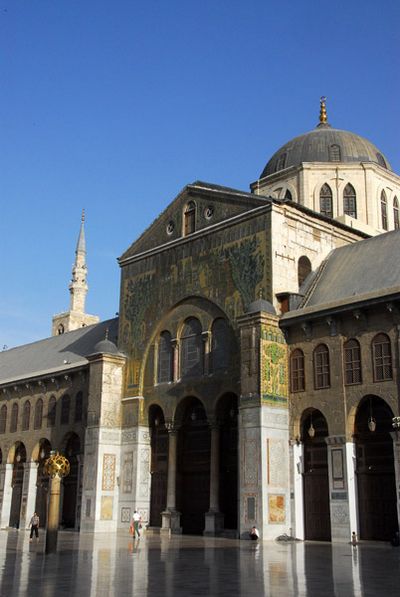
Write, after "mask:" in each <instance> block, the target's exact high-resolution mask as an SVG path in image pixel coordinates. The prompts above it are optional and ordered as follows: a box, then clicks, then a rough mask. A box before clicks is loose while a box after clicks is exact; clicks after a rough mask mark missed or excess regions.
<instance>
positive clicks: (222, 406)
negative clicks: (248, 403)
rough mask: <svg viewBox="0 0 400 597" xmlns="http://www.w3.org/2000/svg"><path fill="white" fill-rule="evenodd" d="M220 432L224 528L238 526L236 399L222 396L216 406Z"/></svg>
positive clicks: (235, 397) (231, 395) (220, 493)
mask: <svg viewBox="0 0 400 597" xmlns="http://www.w3.org/2000/svg"><path fill="white" fill-rule="evenodd" d="M217 419H218V423H219V430H220V435H219V438H220V444H219V503H220V511H221V512H222V513H223V514H224V528H225V529H237V526H238V524H237V523H238V399H237V396H235V395H234V394H226V395H225V396H222V397H221V398H220V400H219V402H218V405H217Z"/></svg>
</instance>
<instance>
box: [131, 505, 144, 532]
mask: <svg viewBox="0 0 400 597" xmlns="http://www.w3.org/2000/svg"><path fill="white" fill-rule="evenodd" d="M141 520H142V517H141V516H140V514H139V512H138V511H137V510H135V511H134V513H133V516H132V522H133V537H134V539H136V533H137V536H138V539H140V532H139V529H140V523H141Z"/></svg>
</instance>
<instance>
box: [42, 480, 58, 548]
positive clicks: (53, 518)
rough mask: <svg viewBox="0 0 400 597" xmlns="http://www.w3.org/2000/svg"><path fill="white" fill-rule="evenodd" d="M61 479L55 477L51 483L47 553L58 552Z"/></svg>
mask: <svg viewBox="0 0 400 597" xmlns="http://www.w3.org/2000/svg"><path fill="white" fill-rule="evenodd" d="M60 488H61V478H60V477H59V476H58V475H55V476H54V477H53V478H52V479H51V481H50V500H49V513H48V516H47V531H46V553H54V552H55V551H57V535H58V521H59V517H60Z"/></svg>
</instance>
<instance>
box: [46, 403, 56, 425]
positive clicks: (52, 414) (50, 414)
mask: <svg viewBox="0 0 400 597" xmlns="http://www.w3.org/2000/svg"><path fill="white" fill-rule="evenodd" d="M56 416H57V401H56V397H55V396H50V399H49V406H48V410H47V427H54V425H55V424H56Z"/></svg>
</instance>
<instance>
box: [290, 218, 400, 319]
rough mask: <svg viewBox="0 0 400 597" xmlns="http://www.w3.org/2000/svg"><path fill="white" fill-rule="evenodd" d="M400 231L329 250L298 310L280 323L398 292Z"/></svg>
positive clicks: (291, 312)
mask: <svg viewBox="0 0 400 597" xmlns="http://www.w3.org/2000/svg"><path fill="white" fill-rule="evenodd" d="M399 256H400V230H394V231H392V232H386V233H384V234H379V235H378V236H374V237H372V238H369V239H366V240H363V241H358V242H355V243H353V244H350V245H346V246H344V247H340V248H338V249H335V250H333V251H332V252H331V253H330V254H329V255H328V257H327V259H326V260H325V261H324V262H323V263H322V264H321V266H320V268H319V270H318V272H317V275H316V276H315V279H314V282H313V283H312V284H311V286H310V288H309V290H308V292H307V294H306V296H305V298H304V300H303V301H302V303H301V305H300V307H299V309H297V310H295V311H290V312H289V313H286V314H285V315H284V316H283V317H282V321H283V322H284V321H287V320H290V319H293V318H297V317H300V316H304V315H307V314H312V313H316V312H318V311H322V310H329V309H333V308H337V307H340V306H345V305H351V304H354V303H359V302H362V301H367V300H373V299H378V298H381V297H385V296H389V295H394V294H396V293H400V257H399Z"/></svg>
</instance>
